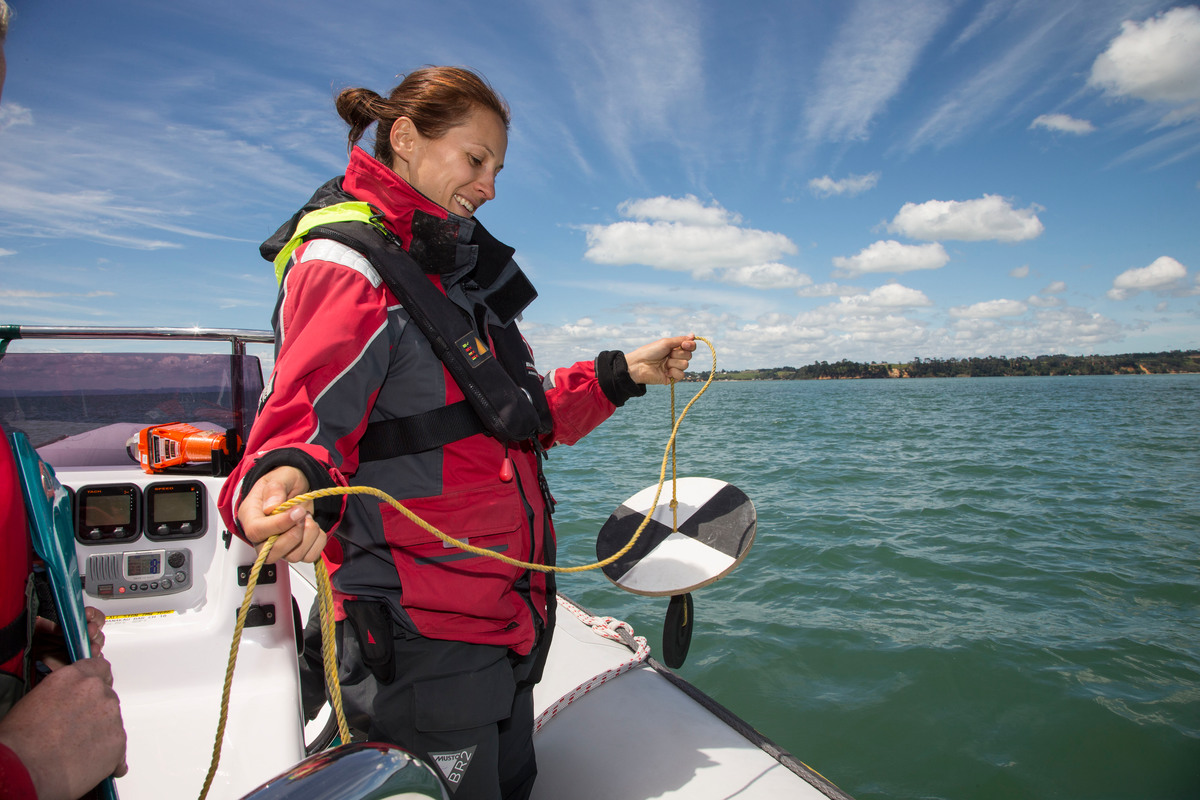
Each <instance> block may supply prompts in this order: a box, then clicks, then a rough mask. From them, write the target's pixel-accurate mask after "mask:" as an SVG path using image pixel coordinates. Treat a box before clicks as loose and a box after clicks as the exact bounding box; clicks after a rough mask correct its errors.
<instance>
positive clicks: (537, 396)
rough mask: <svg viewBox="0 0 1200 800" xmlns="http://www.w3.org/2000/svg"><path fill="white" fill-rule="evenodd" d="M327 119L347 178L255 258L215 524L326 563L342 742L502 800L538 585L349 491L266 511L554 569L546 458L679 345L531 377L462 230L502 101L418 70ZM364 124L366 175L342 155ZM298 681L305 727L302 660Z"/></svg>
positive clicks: (546, 642)
mask: <svg viewBox="0 0 1200 800" xmlns="http://www.w3.org/2000/svg"><path fill="white" fill-rule="evenodd" d="M337 108H338V112H339V113H340V114H341V116H342V118H343V119H345V120H346V122H347V123H349V125H350V133H349V142H350V164H349V166H348V167H347V168H346V172H345V175H344V176H343V177H339V178H335V179H334V180H331V181H329V182H328V183H326V184H325V185H324V186H322V187H321V188H319V189H318V190H317V192H316V194H315V195H313V197H312V199H311V200H309V202H308V203H307V204H306V205H305V206H304V207H303V208H302V209H301V210H300V211H299V212H297V213H296V214H295V215H294V216H293V217H292V219H290V220H289V221H288V222H287V223H285V224H284V225H283V227H281V228H280V229H279V231H278V232H277V233H276V234H275V235H274V236H273V237H272V238H271V239H269V240H267V242H265V243H264V244H263V246H262V248H261V252H262V254H263V256H264V257H266V258H267V259H268V260H271V261H273V262H274V263H275V268H276V276H277V277H278V279H279V281H280V291H279V297H278V301H277V306H276V312H275V320H274V321H275V324H276V337H275V341H276V346H277V355H276V360H275V368H274V370H273V372H272V375H271V379H270V383H269V388H268V389H267V391H266V392H265V393H264V396H263V397H264V399H263V401H262V405H261V407H260V410H259V413H258V416H257V419H256V420H255V422H254V427H253V429H252V430H251V431H250V435H249V437H248V441H247V452H248V453H252V454H253V455H252V456H251V457H249V458H246V459H244V460H243V461H242V462H241V464H239V465H238V467H237V469H236V470H235V471H234V473H233V474H232V475H231V476H230V478H229V480H228V481H227V482H226V483H225V486H224V488H223V490H222V492H221V499H220V504H221V512H222V514H223V515H224V517H225V520H226V524H227V525H228V526H229V530H233V531H237V533H238V534H239V535H240V536H242V537H243V538H245V539H246V540H247V541H249V542H251V543H256V544H257V543H262V542H264V541H265V540H267V539H268V538H270V537H271V536H273V535H276V534H278V535H280V538H279V539H278V541H277V542H276V543H275V545H274V547H273V549H272V550H271V558H272V559H273V560H274V559H278V558H286V559H287V560H289V561H293V562H295V561H315V560H316V559H317V558H324V560H325V562H326V563H327V565H328V566H329V571H330V573H331V574H332V582H333V588H334V598H335V603H336V607H337V616H338V619H339V623H338V625H339V626H340V627H339V634H338V642H339V652H340V659H341V665H340V674H341V675H342V676H343V677H342V681H341V684H342V697H343V699H344V701H345V707H346V712H347V719H348V720H349V722H350V725H351V726H352V727H354V728H357V729H358V730H360V731H361V732H363V733H364V734H366V736H367V738H369V739H370V740H372V741H382V742H390V743H393V744H398V745H401V746H402V747H405V748H406V749H408V750H410V751H412V752H414V753H417V754H418V755H420V756H421V757H423V758H425V759H427V760H428V761H429V762H431V763H435V764H438V765H439V766H442V769H443V773H444V775H445V778H446V782H447V788H449V789H452V790H453V791H454V796H455V798H456V800H484V799H486V800H495V798H499V797H505V798H512V800H520V799H521V798H526V797H528V796H529V793H530V791H531V790H532V787H533V780H534V778H535V776H536V774H537V765H536V761H535V758H534V752H533V723H534V717H533V686H534V684H536V683H537V682H538V681H539V679H540V677H541V673H542V669H543V665H544V664H545V659H546V657H547V654H548V652H549V647H550V636H551V633H552V631H553V629H554V608H555V607H556V604H555V600H554V581H553V579H552V578H551V577H550V576H549V575H548V574H547V573H546V572H543V571H540V570H538V569H526V568H524V567H519V566H518V567H508V566H501V565H499V564H498V563H496V562H494V561H492V560H491V559H488V558H482V557H480V556H478V555H471V554H469V553H466V552H459V551H456V550H447V549H446V547H444V546H443V545H442V543H441V542H440V541H439V540H437V539H435V538H433V537H432V535H431V534H428V533H426V532H425V531H422V530H420V529H419V528H418V527H417V526H415V525H414V524H413V523H411V522H409V521H408V519H407V518H405V517H404V516H402V515H400V514H399V513H393V511H392V509H391V508H390V507H381V505H380V504H379V503H378V501H375V500H369V499H363V498H364V496H363V495H356V496H354V497H353V498H350V499H346V500H342V499H339V498H336V497H325V498H322V499H318V500H316V501H315V503H308V504H307V507H297V508H294V509H292V510H291V511H290V512H289V513H288V514H279V515H272V513H271V512H272V511H274V510H275V509H276V508H277V507H278V506H279V505H280V504H281V503H282V502H283V501H284V500H286V499H290V498H292V497H295V496H297V495H300V494H303V493H305V492H307V491H309V490H310V489H325V488H329V487H331V486H335V485H343V486H344V485H354V486H369V487H374V488H376V489H379V490H381V491H383V492H386V493H387V494H389V495H392V496H393V497H396V498H398V499H401V500H404V501H406V502H405V504H406V506H407V507H408V508H410V509H420V511H419V513H420V515H421V516H422V518H424V519H425V520H427V521H429V522H430V523H432V524H434V525H436V526H437V527H439V528H441V529H444V530H446V531H454V533H455V535H456V536H458V537H460V538H463V539H467V538H468V537H469V540H470V542H471V544H473V545H475V546H476V547H483V548H487V549H488V550H492V551H495V552H496V553H504V554H505V555H506V556H508V557H509V558H512V559H517V560H518V561H522V562H529V561H532V562H535V563H536V564H537V565H539V566H541V565H552V564H554V561H555V537H554V532H553V527H552V524H551V521H550V512H551V509H552V508H553V503H554V501H553V499H552V498H551V496H550V493H549V488H548V486H547V483H546V478H545V475H544V474H543V472H542V463H541V462H542V456H543V455H544V448H546V447H550V446H552V445H554V444H573V443H575V442H576V441H578V440H579V439H580V438H582V437H583V436H584V435H586V434H587V433H589V432H590V431H591V430H592V429H594V428H595V427H596V426H597V425H599V424H600V423H601V422H603V421H604V420H605V419H607V418H608V417H609V416H610V415H611V414H613V412H614V411H615V410H616V408H617V407H618V406H621V405H623V404H624V403H625V402H626V401H627V400H628V399H629V398H631V397H634V396H638V395H642V394H645V391H646V389H645V386H644V385H643V384H647V383H658V384H665V383H667V382H669V381H672V380H679V379H681V378H683V371H684V369H686V368H687V366H688V361H689V359H690V358H691V353H692V351H693V350H694V349H695V347H696V345H695V342H694V340H693V338H694V337H691V336H676V337H672V338H666V339H660V340H658V341H656V342H652V343H651V344H648V345H645V346H643V347H639V348H637V349H636V350H633V351H632V352H630V353H629V354H628V355H626V354H624V353H622V352H620V351H606V352H603V353H601V354H600V355H599V356H598V357H597V358H596V359H595V360H594V361H581V362H578V363H576V364H574V365H572V366H570V367H566V368H562V369H557V370H554V371H552V372H551V373H550V374H548V375H547V376H546V377H545V378H543V377H542V375H540V374H539V373H538V371H537V370H536V369H535V367H534V364H533V355H532V353H531V352H530V350H529V347H528V345H526V343H525V340H524V338H523V337H522V335H521V332H520V331H519V330H518V328H517V318H518V317H519V316H520V314H521V312H522V311H523V310H524V309H525V308H526V306H528V304H529V303H531V302H532V301H533V299H534V298H535V297H536V294H537V293H536V292H535V291H534V289H533V286H532V285H531V284H530V282H529V280H528V279H527V278H526V277H525V275H524V273H523V272H522V271H521V269H520V267H518V266H517V264H516V262H514V261H513V260H512V255H513V252H514V251H513V249H512V248H510V247H507V246H506V245H504V244H501V243H500V242H498V241H497V240H495V239H494V238H492V236H491V235H490V234H488V232H487V231H486V230H485V229H484V228H483V226H482V225H481V224H480V223H479V222H478V220H476V219H475V213H476V211H478V209H479V208H480V206H482V205H483V204H484V203H486V202H487V201H489V200H492V199H493V198H494V197H495V196H496V185H495V181H496V175H497V173H499V172H500V169H501V168H502V167H503V165H504V157H505V152H506V150H507V147H508V130H507V129H508V121H509V112H508V108H507V106H506V105H505V103H504V101H503V100H501V99H500V98H499V96H498V95H497V94H496V93H495V92H494V91H493V90H492V89H491V87H489V86H488V85H487V83H486V82H485V81H484V80H483V79H482V78H481V77H479V76H478V75H476V74H475V73H473V72H471V71H469V70H465V69H461V68H458V67H426V68H424V69H421V70H417V71H416V72H414V73H412V74H411V75H409V76H408V77H406V78H405V79H404V80H403V81H402V82H401V84H400V85H399V86H397V87H396V88H395V89H394V90H393V91H392V92H391V95H390V96H389V97H388V98H387V99H384V98H383V97H381V96H380V95H378V94H376V93H375V92H373V91H370V90H368V89H347V90H345V91H343V92H341V94H340V95H339V96H338V99H337ZM372 125H375V126H376V134H375V157H374V158H372V157H371V156H369V155H367V153H366V152H365V151H363V150H362V149H360V148H358V147H355V144H356V143H357V142H358V140H359V139H361V138H362V136H363V135H364V134H365V133H366V131H367V129H368V128H370V127H371V126H372ZM310 625H313V631H314V633H315V632H316V626H315V624H314V623H311V622H310ZM318 650H319V648H313V649H307V650H306V651H307V652H310V653H317V652H318ZM301 674H302V676H303V680H304V681H305V698H306V702H308V701H310V700H311V701H313V704H314V706H315V707H312V708H311V711H312V713H316V711H317V710H318V708H319V706H320V704H321V702H322V701H323V699H324V687H323V685H322V681H323V679H322V674H323V673H322V669H321V665H320V663H319V656H318V658H317V661H316V662H315V663H308V662H304V663H303V664H302V668H301Z"/></svg>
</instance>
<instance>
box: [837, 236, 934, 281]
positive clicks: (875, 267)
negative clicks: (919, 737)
mask: <svg viewBox="0 0 1200 800" xmlns="http://www.w3.org/2000/svg"><path fill="white" fill-rule="evenodd" d="M949 260H950V256H949V255H947V253H946V248H944V247H942V245H941V244H940V243H939V242H933V243H932V244H901V243H900V242H897V241H895V240H894V239H886V240H883V241H878V242H875V243H874V244H872V245H870V246H868V247H866V248H864V249H862V250H860V251H858V252H857V253H855V254H854V255H852V256H849V257H844V256H837V257H835V258H834V259H833V265H834V267H836V269H835V270H834V273H833V274H834V276H835V277H839V278H853V277H855V276H857V275H862V274H864V273H868V272H872V273H874V272H912V271H913V270H918V269H941V268H942V267H944V266H946V263H947V262H948V261H949Z"/></svg>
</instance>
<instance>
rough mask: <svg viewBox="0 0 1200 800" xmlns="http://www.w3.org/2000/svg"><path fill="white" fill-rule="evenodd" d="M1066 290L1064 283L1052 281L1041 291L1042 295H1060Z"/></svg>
mask: <svg viewBox="0 0 1200 800" xmlns="http://www.w3.org/2000/svg"><path fill="white" fill-rule="evenodd" d="M1066 290H1067V284H1066V281H1054V282H1053V283H1051V284H1050V285H1049V286H1047V287H1046V288H1044V289H1042V294H1062V293H1063V292H1065V291H1066Z"/></svg>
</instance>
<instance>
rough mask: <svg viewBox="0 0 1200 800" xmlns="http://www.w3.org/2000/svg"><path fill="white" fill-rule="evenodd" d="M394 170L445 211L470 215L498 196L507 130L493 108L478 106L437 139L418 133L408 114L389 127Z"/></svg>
mask: <svg viewBox="0 0 1200 800" xmlns="http://www.w3.org/2000/svg"><path fill="white" fill-rule="evenodd" d="M391 141H392V152H393V153H394V154H395V155H394V157H393V159H392V169H393V170H394V171H395V172H396V174H397V175H399V176H400V177H401V178H403V179H404V180H406V181H408V185H409V186H411V187H413V188H414V189H416V190H417V191H418V192H420V193H421V194H423V195H425V196H426V197H428V198H429V199H430V200H432V201H433V202H435V203H437V204H438V205H440V206H441V207H442V208H444V209H446V210H447V211H449V212H451V213H453V214H458V215H459V216H460V217H471V216H474V215H475V212H476V211H478V210H479V207H480V206H482V205H483V204H484V203H486V202H487V201H488V200H491V199H492V198H493V197H495V196H496V175H498V174H499V172H500V170H501V169H503V167H504V153H505V151H506V150H507V149H508V132H507V131H506V130H505V129H504V122H503V121H501V119H500V117H499V116H497V115H496V113H495V112H493V111H491V110H488V109H486V108H479V107H476V108H475V109H474V110H472V111H471V113H470V114H468V115H467V116H466V118H465V119H464V120H463V122H462V123H461V124H460V125H456V126H455V127H453V128H451V129H450V130H448V131H446V134H445V135H444V136H442V137H441V138H439V139H430V138H428V137H425V136H422V135H421V133H420V132H419V131H418V130H417V129H416V126H414V125H413V123H412V120H410V119H409V118H408V117H400V119H398V120H396V122H395V124H393V125H392V138H391Z"/></svg>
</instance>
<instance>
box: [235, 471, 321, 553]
mask: <svg viewBox="0 0 1200 800" xmlns="http://www.w3.org/2000/svg"><path fill="white" fill-rule="evenodd" d="M307 491H308V479H307V478H306V477H304V473H303V472H301V471H300V470H298V469H296V468H295V467H276V468H275V469H273V470H271V471H270V472H268V473H267V474H266V475H263V476H262V477H261V478H259V479H258V480H257V481H255V482H254V486H252V487H251V488H250V493H249V494H247V495H246V497H245V499H243V500H242V504H241V505H240V506H239V507H238V522H239V523H241V526H242V532H243V533H245V534H246V539H247V540H249V542H250V544H252V545H254V547H255V549H260V548H261V547H262V543H263V542H265V541H266V540H267V539H269V538H271V537H272V536H274V535H275V534H279V539H277V540H276V541H275V544H274V545H273V546H272V547H271V554H270V555H269V556H267V563H268V564H273V563H274V562H276V561H279V560H280V559H286V560H287V561H290V562H292V563H293V564H294V563H296V562H298V561H308V562H313V561H316V560H317V559H318V558H320V557H321V551H322V550H324V549H325V541H326V539H327V538H328V537H327V535H326V533H325V531H323V530H321V527H320V526H319V525H317V522H316V520H314V519H313V504H312V501H311V500H310V501H309V502H307V503H304V504H302V505H298V506H296V507H295V508H291V509H288V510H287V511H285V512H283V513H282V514H274V515H273V514H271V512H272V511H274V510H275V508H276V506H279V505H280V504H282V503H283V502H284V501H285V500H290V499H291V498H293V497H296V496H297V495H302V494H304V493H305V492H307Z"/></svg>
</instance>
